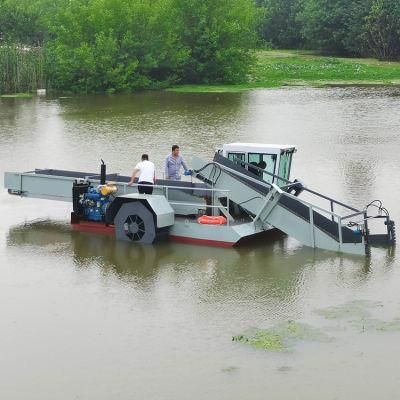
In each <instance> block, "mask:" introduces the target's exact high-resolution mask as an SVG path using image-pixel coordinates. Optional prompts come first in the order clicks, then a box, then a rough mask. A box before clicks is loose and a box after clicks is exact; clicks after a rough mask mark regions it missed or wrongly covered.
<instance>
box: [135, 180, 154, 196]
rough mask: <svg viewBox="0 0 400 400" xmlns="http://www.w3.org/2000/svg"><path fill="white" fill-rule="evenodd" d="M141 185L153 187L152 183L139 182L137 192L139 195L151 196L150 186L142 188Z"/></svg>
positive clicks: (151, 189)
mask: <svg viewBox="0 0 400 400" xmlns="http://www.w3.org/2000/svg"><path fill="white" fill-rule="evenodd" d="M142 185H153V183H152V182H145V181H143V182H139V185H138V191H139V193H140V194H152V193H153V188H152V187H150V186H142Z"/></svg>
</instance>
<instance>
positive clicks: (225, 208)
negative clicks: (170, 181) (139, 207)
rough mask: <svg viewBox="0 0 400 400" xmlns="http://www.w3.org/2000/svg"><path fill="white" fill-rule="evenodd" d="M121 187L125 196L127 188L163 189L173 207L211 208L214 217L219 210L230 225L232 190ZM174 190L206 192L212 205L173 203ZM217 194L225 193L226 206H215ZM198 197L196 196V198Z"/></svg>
mask: <svg viewBox="0 0 400 400" xmlns="http://www.w3.org/2000/svg"><path fill="white" fill-rule="evenodd" d="M120 185H123V187H124V194H127V188H128V187H136V188H137V187H138V186H141V187H151V188H153V189H161V190H162V193H163V195H164V196H165V198H166V199H167V200H168V203H169V204H171V205H179V206H186V207H202V208H206V209H207V208H211V209H212V211H213V215H214V214H215V212H214V210H219V211H221V212H222V213H223V214H224V215H225V217H226V220H227V223H226V225H227V226H229V225H230V219H231V216H230V209H229V202H230V198H229V193H230V190H228V189H216V188H203V187H187V186H171V185H146V184H139V183H134V184H132V185H128V184H127V183H120ZM173 190H183V191H185V190H186V191H191V192H193V191H199V192H206V193H210V194H211V196H210V197H211V204H207V203H206V204H204V203H190V202H186V201H171V200H170V192H171V191H173ZM216 193H223V194H224V197H226V206H224V205H222V204H215V203H216V200H217V198H218V197H217V196H215V194H216ZM194 197H196V196H194Z"/></svg>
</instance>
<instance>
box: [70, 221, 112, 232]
mask: <svg viewBox="0 0 400 400" xmlns="http://www.w3.org/2000/svg"><path fill="white" fill-rule="evenodd" d="M71 226H72V229H73V230H74V231H79V232H92V233H101V234H103V235H115V229H114V227H113V226H107V225H104V224H102V223H100V222H88V221H80V222H79V223H78V224H71Z"/></svg>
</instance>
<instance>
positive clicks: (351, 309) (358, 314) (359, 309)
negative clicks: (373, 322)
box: [315, 300, 382, 320]
mask: <svg viewBox="0 0 400 400" xmlns="http://www.w3.org/2000/svg"><path fill="white" fill-rule="evenodd" d="M377 307H382V304H381V303H379V302H374V301H368V300H354V301H350V302H348V303H345V304H340V305H338V306H332V307H327V308H323V309H319V310H315V312H316V313H317V314H318V315H321V316H322V317H324V318H326V319H330V320H335V319H348V318H359V319H365V318H367V317H369V315H370V309H373V308H377Z"/></svg>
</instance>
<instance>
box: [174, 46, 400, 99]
mask: <svg viewBox="0 0 400 400" xmlns="http://www.w3.org/2000/svg"><path fill="white" fill-rule="evenodd" d="M393 85H399V86H400V62H381V61H378V60H375V59H359V58H335V57H323V56H321V55H317V54H314V53H312V52H309V51H295V50H285V51H283V50H280V51H276V50H271V51H258V52H257V55H256V62H255V65H254V66H253V68H252V70H251V72H250V74H249V77H248V81H247V82H246V83H243V84H238V85H180V86H175V87H173V88H170V89H168V90H171V91H176V92H235V91H243V90H249V89H256V88H276V87H282V86H311V87H329V86H393Z"/></svg>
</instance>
